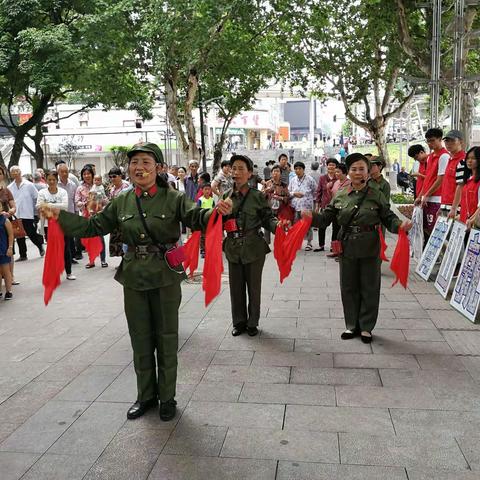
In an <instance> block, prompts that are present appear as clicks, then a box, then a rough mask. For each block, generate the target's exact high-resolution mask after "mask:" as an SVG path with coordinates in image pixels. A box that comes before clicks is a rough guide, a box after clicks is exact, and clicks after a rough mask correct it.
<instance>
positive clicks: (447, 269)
mask: <svg viewBox="0 0 480 480" xmlns="http://www.w3.org/2000/svg"><path fill="white" fill-rule="evenodd" d="M466 229H467V227H466V225H465V224H464V223H462V222H454V223H453V227H452V231H451V233H450V238H449V239H448V245H447V249H446V251H445V255H444V256H443V259H442V264H441V265H440V270H439V271H438V275H437V278H436V280H435V288H436V289H437V290H438V291H439V292H440V295H441V296H442V297H443V298H447V295H448V290H449V288H450V283H451V282H452V278H453V274H454V273H455V268H456V267H457V264H458V259H459V258H460V254H461V253H462V251H463V240H464V238H465V232H466Z"/></svg>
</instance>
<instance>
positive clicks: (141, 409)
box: [127, 398, 158, 420]
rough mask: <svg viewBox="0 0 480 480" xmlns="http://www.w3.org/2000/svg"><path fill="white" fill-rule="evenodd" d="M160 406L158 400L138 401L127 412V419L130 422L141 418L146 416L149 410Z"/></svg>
mask: <svg viewBox="0 0 480 480" xmlns="http://www.w3.org/2000/svg"><path fill="white" fill-rule="evenodd" d="M157 405H158V400H157V399H156V398H152V399H151V400H147V401H145V402H140V401H138V400H137V401H136V402H135V403H134V404H133V405H132V406H131V407H130V408H129V409H128V412H127V418H128V419H129V420H135V419H136V418H139V417H141V416H142V415H143V414H145V413H146V412H147V411H148V410H150V409H151V408H153V407H156V406H157Z"/></svg>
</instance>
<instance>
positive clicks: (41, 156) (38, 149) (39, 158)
mask: <svg viewBox="0 0 480 480" xmlns="http://www.w3.org/2000/svg"><path fill="white" fill-rule="evenodd" d="M42 140H43V132H42V126H41V125H39V124H37V125H36V126H35V136H34V137H33V142H34V143H35V155H34V157H35V161H36V162H37V168H44V166H43V165H44V160H45V152H44V151H43V147H42Z"/></svg>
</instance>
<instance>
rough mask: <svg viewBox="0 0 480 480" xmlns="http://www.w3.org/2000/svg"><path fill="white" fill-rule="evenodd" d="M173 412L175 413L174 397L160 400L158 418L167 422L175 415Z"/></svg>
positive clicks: (175, 403)
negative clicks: (163, 400) (164, 400)
mask: <svg viewBox="0 0 480 480" xmlns="http://www.w3.org/2000/svg"><path fill="white" fill-rule="evenodd" d="M175 413H177V402H176V401H175V399H174V398H171V399H170V400H167V401H166V402H160V420H163V421H164V422H168V421H169V420H172V419H173V418H174V417H175Z"/></svg>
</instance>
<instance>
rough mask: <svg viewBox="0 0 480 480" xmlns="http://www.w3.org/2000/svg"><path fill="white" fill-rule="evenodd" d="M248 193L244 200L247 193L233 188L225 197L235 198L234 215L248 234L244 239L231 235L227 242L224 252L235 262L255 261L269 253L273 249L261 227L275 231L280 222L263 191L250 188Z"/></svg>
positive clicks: (233, 200)
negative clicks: (243, 193) (269, 245)
mask: <svg viewBox="0 0 480 480" xmlns="http://www.w3.org/2000/svg"><path fill="white" fill-rule="evenodd" d="M245 195H246V198H245V200H244V201H243V198H244V195H242V194H241V193H240V192H238V191H235V190H232V189H231V190H228V191H227V192H225V194H224V195H223V198H224V199H225V198H228V197H231V199H232V202H233V205H232V209H233V210H232V215H231V217H233V218H235V220H236V222H237V226H238V228H239V229H240V230H242V231H243V232H244V233H245V236H244V237H242V238H230V237H228V236H227V237H226V238H225V239H224V241H223V251H224V252H225V255H226V257H227V260H228V261H229V262H232V263H244V264H246V263H252V262H254V261H255V260H258V259H259V258H261V257H262V256H265V255H266V254H267V253H269V252H270V248H269V247H268V244H267V242H266V241H265V239H264V238H263V235H262V233H261V232H260V228H261V227H264V228H266V229H267V230H269V231H270V232H272V233H275V229H276V227H277V223H278V220H277V218H276V217H275V215H274V214H273V212H272V209H271V208H270V207H269V205H268V202H267V200H266V198H265V196H264V195H263V193H261V192H260V191H259V190H257V189H255V188H250V189H249V190H248V193H246V194H245ZM242 201H243V202H242ZM242 203H243V204H242ZM240 207H241V210H240ZM227 218H228V217H227ZM252 231H253V232H252ZM257 232H258V233H257Z"/></svg>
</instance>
